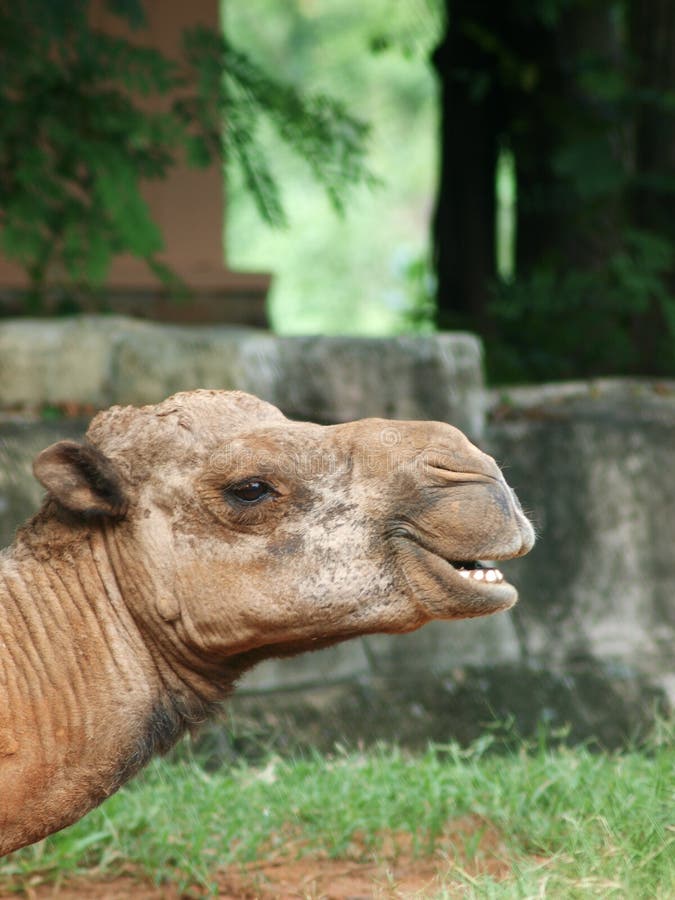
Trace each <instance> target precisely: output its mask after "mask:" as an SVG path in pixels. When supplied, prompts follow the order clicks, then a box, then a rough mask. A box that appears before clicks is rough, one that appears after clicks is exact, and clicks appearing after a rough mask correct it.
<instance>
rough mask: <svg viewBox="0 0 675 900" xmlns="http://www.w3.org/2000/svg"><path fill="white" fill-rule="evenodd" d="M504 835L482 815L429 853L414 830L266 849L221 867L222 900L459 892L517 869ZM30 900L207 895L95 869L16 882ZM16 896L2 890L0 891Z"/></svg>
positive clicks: (392, 898)
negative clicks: (263, 854) (305, 849)
mask: <svg viewBox="0 0 675 900" xmlns="http://www.w3.org/2000/svg"><path fill="white" fill-rule="evenodd" d="M508 856H509V855H508V853H507V850H506V847H505V845H504V842H503V840H502V837H501V835H500V834H499V832H498V831H497V829H495V828H494V827H493V826H492V825H490V824H489V823H485V822H483V821H482V820H481V819H480V818H479V817H478V816H466V817H465V818H463V819H458V820H456V821H455V822H454V823H453V827H452V829H451V830H450V831H449V832H448V833H446V834H444V835H443V837H442V839H441V840H440V841H439V842H438V845H437V848H436V850H435V851H434V853H433V854H432V855H430V856H419V855H416V854H414V853H413V852H412V841H411V837H410V835H409V834H395V833H392V834H388V835H385V836H383V841H382V846H381V848H380V850H379V851H378V852H377V854H376V855H372V854H370V855H369V853H368V851H366V849H365V847H363V846H359V839H358V836H357V837H356V839H355V840H354V842H353V846H352V847H351V848H350V852H349V854H348V856H347V857H346V858H344V859H328V858H325V857H322V856H321V855H320V854H314V855H312V856H307V857H303V858H301V859H296V858H290V857H289V856H288V855H286V856H284V857H281V856H280V857H277V858H274V857H267V858H266V859H263V860H260V861H259V862H255V863H248V864H245V865H241V866H230V867H229V868H227V869H223V870H220V871H218V872H217V873H216V874H215V876H214V881H215V882H217V884H218V894H217V896H218V898H220V900H413V898H415V900H422V898H425V897H433V896H434V894H435V893H436V892H437V891H438V890H440V888H441V886H444V887H445V889H446V891H452V894H451V895H452V896H453V897H454V896H456V897H458V898H460V897H461V896H462V895H463V893H464V888H465V887H466V886H467V884H468V883H470V880H471V879H472V878H474V877H475V876H476V875H480V874H489V875H491V876H492V877H493V878H496V879H499V880H502V879H507V878H508V877H509V875H510V874H511V872H512V869H511V866H510V864H509V861H508ZM13 887H15V888H19V890H20V893H19V894H18V896H20V897H25V898H28V900H126V898H129V897H131V898H134V900H188V898H190V900H192V898H197V897H202V896H204V895H203V893H202V892H200V891H199V890H198V889H197V888H194V889H191V890H188V891H185V892H183V893H181V892H180V891H179V890H178V889H177V888H176V887H175V886H173V885H162V886H155V885H153V884H152V882H151V881H149V880H147V879H144V878H142V877H141V876H138V875H135V874H134V873H133V872H128V873H125V874H123V875H120V876H117V877H115V878H111V879H97V877H96V875H95V873H92V874H91V875H88V876H86V877H81V878H77V879H73V880H67V881H63V882H61V883H59V884H53V883H52V884H40V883H39V880H38V879H37V878H36V879H32V880H31V881H30V882H29V883H28V884H24V885H21V886H19V885H16V886H14V885H13ZM10 897H13V898H16V897H17V893H6V892H5V893H3V892H1V891H0V898H2V900H6V898H10Z"/></svg>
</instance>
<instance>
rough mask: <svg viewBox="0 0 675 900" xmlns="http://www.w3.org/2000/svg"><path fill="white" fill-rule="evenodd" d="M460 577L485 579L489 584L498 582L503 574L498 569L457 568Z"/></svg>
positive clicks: (474, 579)
mask: <svg viewBox="0 0 675 900" xmlns="http://www.w3.org/2000/svg"><path fill="white" fill-rule="evenodd" d="M457 571H458V572H459V574H460V575H461V576H462V578H468V579H471V580H473V581H487V582H489V583H490V584H500V583H501V582H502V581H504V576H503V575H502V573H501V572H500V571H499V569H457Z"/></svg>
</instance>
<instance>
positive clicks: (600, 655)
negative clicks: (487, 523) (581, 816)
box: [486, 379, 675, 700]
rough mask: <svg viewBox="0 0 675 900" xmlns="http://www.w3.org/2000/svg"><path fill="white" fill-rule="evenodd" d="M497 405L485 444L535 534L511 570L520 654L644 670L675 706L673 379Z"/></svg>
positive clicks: (545, 391) (552, 391)
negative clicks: (528, 516)
mask: <svg viewBox="0 0 675 900" xmlns="http://www.w3.org/2000/svg"><path fill="white" fill-rule="evenodd" d="M491 407H492V422H491V424H490V425H489V428H488V431H487V435H486V440H487V443H488V444H489V445H490V448H491V449H492V451H493V452H494V454H495V455H496V457H497V458H498V460H500V461H501V462H502V463H506V464H507V466H508V478H509V483H510V484H512V486H513V487H514V489H515V490H516V492H517V494H518V496H519V497H520V499H521V501H522V503H523V506H524V507H525V509H526V510H528V511H530V512H531V514H532V517H533V519H534V521H535V523H536V525H537V527H538V532H539V536H538V542H537V545H536V546H535V549H534V550H533V551H532V553H531V554H529V556H527V557H525V558H523V559H522V560H517V561H515V562H513V563H510V564H509V566H508V571H509V573H511V576H512V578H513V580H514V581H515V582H516V583H517V584H518V586H519V588H520V590H521V596H522V601H521V603H520V604H519V605H518V607H517V608H516V610H514V611H513V620H514V623H515V625H516V627H517V628H518V633H519V635H520V639H521V642H522V649H523V654H524V656H525V657H526V658H527V659H528V660H529V661H530V662H532V663H535V664H546V666H548V667H551V666H555V667H557V668H558V669H560V670H562V669H565V668H567V669H569V668H575V667H576V668H579V667H582V666H584V665H587V664H593V663H596V664H599V663H602V664H604V665H606V666H607V667H608V668H609V669H611V670H613V671H614V673H615V675H616V678H617V679H621V678H630V677H632V675H633V674H634V673H636V672H639V673H642V674H645V675H649V676H650V677H652V678H653V679H655V683H658V684H660V685H661V686H662V687H663V688H664V689H665V690H667V692H668V693H669V695H670V696H671V698H672V699H673V700H675V656H674V655H673V647H675V552H674V546H675V545H674V540H675V382H658V383H656V382H648V381H638V380H625V381H622V380H619V379H613V380H604V381H596V382H590V383H588V384H583V385H576V386H575V385H566V386H551V387H543V388H542V389H540V390H537V389H532V388H528V389H526V390H524V391H521V392H518V391H515V392H506V393H504V392H499V393H497V392H495V393H494V394H493V395H492V397H491ZM505 570H506V567H505Z"/></svg>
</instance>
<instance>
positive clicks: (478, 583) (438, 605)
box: [408, 541, 518, 618]
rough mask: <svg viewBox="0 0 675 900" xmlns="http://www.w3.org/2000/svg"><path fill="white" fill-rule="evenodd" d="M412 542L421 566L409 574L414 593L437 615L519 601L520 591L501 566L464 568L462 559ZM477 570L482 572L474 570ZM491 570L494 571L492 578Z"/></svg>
mask: <svg viewBox="0 0 675 900" xmlns="http://www.w3.org/2000/svg"><path fill="white" fill-rule="evenodd" d="M410 543H411V545H412V549H413V551H414V553H415V556H416V557H417V565H418V566H419V567H420V568H419V570H418V571H419V574H418V575H415V574H414V569H413V572H412V573H410V574H409V576H408V577H409V579H410V580H411V581H412V586H413V594H414V596H415V597H416V599H417V601H418V602H419V603H421V605H422V606H423V607H424V608H425V609H427V611H428V612H429V613H431V615H432V616H433V617H434V618H473V617H476V616H484V615H489V614H490V613H493V612H499V611H501V610H505V609H509V608H510V607H511V606H513V605H514V604H515V603H516V601H517V599H518V592H517V591H516V589H515V587H514V586H513V585H512V584H509V582H508V581H506V579H505V578H504V576H503V575H502V573H501V572H499V570H498V569H496V568H493V567H489V568H488V567H485V566H484V565H480V564H478V563H470V564H468V565H471V566H472V568H462V563H459V562H455V563H453V562H451V561H450V560H448V559H446V558H445V557H444V556H441V555H440V554H438V553H436V552H434V551H433V550H430V549H428V548H427V547H424V546H422V545H421V544H419V543H418V542H417V541H411V542H410ZM465 565H466V564H465ZM478 572H481V573H482V575H481V576H478V575H477V574H474V573H478ZM488 572H490V573H492V574H491V575H490V577H489V578H488V577H487V573H488ZM497 573H499V575H498V574H497ZM499 576H501V578H499Z"/></svg>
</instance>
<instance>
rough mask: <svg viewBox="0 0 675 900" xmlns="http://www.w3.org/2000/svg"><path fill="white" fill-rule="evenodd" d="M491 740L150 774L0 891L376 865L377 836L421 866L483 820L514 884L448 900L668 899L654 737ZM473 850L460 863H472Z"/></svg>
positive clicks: (669, 859) (14, 869)
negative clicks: (294, 857)
mask: <svg viewBox="0 0 675 900" xmlns="http://www.w3.org/2000/svg"><path fill="white" fill-rule="evenodd" d="M489 745H490V739H489V738H486V739H485V740H483V741H479V742H477V743H476V744H475V745H474V746H473V747H471V748H470V749H469V750H462V749H460V748H459V747H458V746H456V745H449V746H443V747H439V746H435V747H430V748H429V749H428V751H427V752H426V753H424V754H423V755H411V754H408V753H405V752H403V751H401V750H399V749H395V748H380V749H376V750H373V751H369V752H366V753H344V754H340V753H339V754H336V755H333V756H330V757H320V756H318V755H316V756H312V757H309V758H305V759H298V760H295V761H291V762H288V761H282V760H280V759H278V758H270V759H269V760H268V762H267V763H266V765H264V766H262V767H250V766H247V765H245V764H238V765H237V766H236V767H234V768H233V769H230V770H228V771H225V770H221V771H218V772H216V773H207V772H205V771H204V770H203V768H202V767H201V766H200V765H199V764H198V763H197V762H196V761H195V760H191V759H187V760H185V761H182V762H157V763H154V764H153V765H151V766H150V767H149V768H148V769H147V770H146V772H145V773H144V774H143V775H142V776H141V777H140V778H138V779H137V780H136V781H135V782H134V783H133V784H132V785H130V786H129V787H127V788H126V789H125V790H123V791H121V792H120V793H119V794H117V795H116V796H114V797H112V798H111V799H110V800H108V801H107V802H106V803H105V804H104V805H103V806H102V807H101V808H100V809H98V810H95V811H94V812H92V813H91V814H90V815H89V816H87V817H86V818H85V819H84V820H83V821H81V822H79V823H78V824H76V825H74V826H73V827H71V828H69V829H67V830H65V831H63V832H61V833H60V834H57V835H54V836H52V837H51V838H49V839H48V840H46V841H44V842H42V843H41V844H39V845H36V846H35V847H31V848H26V849H25V850H22V851H20V852H18V853H15V854H13V855H12V856H10V857H9V858H7V859H6V860H4V861H3V862H2V863H0V889H3V890H12V889H15V890H18V889H19V887H20V886H21V885H22V884H24V885H25V884H26V883H28V882H29V881H30V880H31V879H35V878H36V876H37V877H40V878H45V879H47V880H53V879H54V880H55V879H59V878H62V877H64V876H67V875H70V874H77V873H82V872H87V871H91V870H95V873H96V874H97V875H98V876H100V875H113V874H115V873H116V872H119V871H121V870H122V868H123V867H124V868H125V869H128V867H129V865H131V866H132V867H133V868H134V869H135V870H137V871H141V872H143V873H145V874H147V875H148V876H149V877H150V878H152V879H154V880H155V881H156V882H158V883H159V882H162V881H173V882H175V883H177V884H178V885H179V886H180V887H181V888H182V889H185V888H187V887H189V886H200V887H201V888H206V889H207V890H208V889H209V888H213V886H214V882H213V879H214V872H215V869H216V867H217V866H223V865H226V864H228V863H230V862H236V861H246V860H252V859H256V858H259V857H261V856H265V855H269V854H272V853H278V852H279V851H280V850H281V851H284V850H287V851H289V852H290V853H291V854H300V853H302V854H311V853H312V852H317V851H322V852H323V853H327V854H329V855H333V856H340V855H343V854H349V853H352V854H353V853H354V845H353V843H352V842H353V839H354V837H355V835H358V836H359V838H358V841H359V847H360V848H361V850H360V852H362V853H363V852H365V853H368V852H369V851H372V852H373V853H376V852H377V848H378V845H379V842H380V841H381V836H382V834H383V832H386V831H396V832H401V831H403V832H409V833H410V834H411V835H412V844H413V851H414V852H415V853H418V854H420V855H423V854H426V853H429V852H430V851H432V850H433V849H434V848H436V849H437V848H438V847H439V846H441V847H442V846H443V833H444V829H447V823H448V822H452V820H454V819H457V818H459V817H462V816H466V815H467V814H472V815H475V816H479V817H480V819H481V820H482V821H485V822H487V823H490V827H492V826H494V827H495V828H496V829H497V830H498V831H499V833H500V835H501V838H502V842H503V844H504V847H505V848H506V854H507V857H508V860H509V863H510V866H511V869H512V877H509V878H507V879H506V880H504V879H502V880H496V879H494V878H492V877H490V876H488V875H478V876H476V875H471V874H469V872H468V870H467V869H466V868H462V867H461V866H460V867H458V868H456V869H455V870H454V871H453V873H452V877H453V884H454V885H455V887H452V888H451V887H449V888H448V889H447V893H443V892H441V893H440V894H438V895H437V896H438V897H439V898H441V897H448V898H450V897H455V896H458V894H457V893H456V884H457V883H458V880H460V881H461V882H462V892H461V896H462V897H469V898H472V897H474V898H479V897H480V898H492V897H498V898H526V897H551V898H577V897H578V898H586V897H617V898H619V897H620V898H624V897H625V898H631V900H635V898H649V900H666V898H672V897H673V896H675V852H674V848H673V842H674V840H675V833H674V831H673V814H674V811H675V803H674V800H675V798H674V796H673V793H674V791H673V788H674V778H675V747H674V746H673V742H672V739H671V736H669V735H666V736H665V737H663V736H662V738H661V739H660V740H654V741H652V742H651V744H650V745H649V746H647V747H643V748H640V749H635V750H630V751H624V752H621V753H615V754H606V753H597V752H592V751H591V750H589V749H588V748H584V747H580V748H579V747H578V748H574V749H566V748H558V749H548V748H546V747H545V746H542V747H539V748H532V747H529V748H528V747H522V748H520V749H519V750H518V751H516V752H509V753H508V754H506V755H504V754H499V753H495V752H493V751H492V749H491V748H490V746H489ZM471 844H472V841H471V838H470V837H469V838H467V841H466V846H465V847H464V850H463V855H464V858H465V859H466V858H468V859H469V860H470V857H471V854H472V853H474V852H476V848H475V846H474V847H472V846H471Z"/></svg>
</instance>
